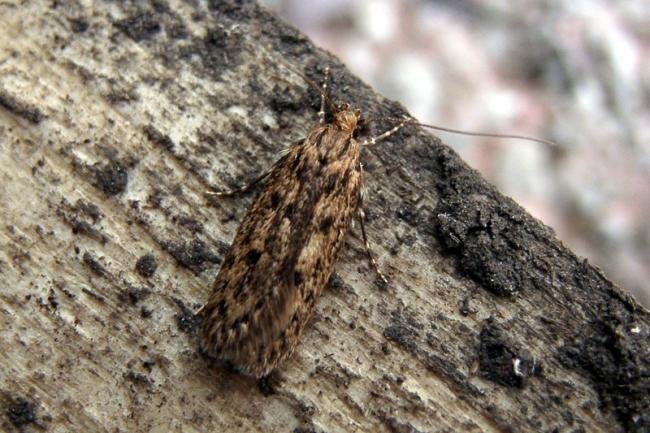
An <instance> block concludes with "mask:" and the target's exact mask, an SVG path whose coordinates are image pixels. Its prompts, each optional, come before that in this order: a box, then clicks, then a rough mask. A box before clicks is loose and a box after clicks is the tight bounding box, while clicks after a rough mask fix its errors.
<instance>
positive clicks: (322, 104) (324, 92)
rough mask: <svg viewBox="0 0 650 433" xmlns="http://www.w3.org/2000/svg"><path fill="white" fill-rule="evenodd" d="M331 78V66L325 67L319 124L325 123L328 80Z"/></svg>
mask: <svg viewBox="0 0 650 433" xmlns="http://www.w3.org/2000/svg"><path fill="white" fill-rule="evenodd" d="M329 78H330V67H329V66H327V67H326V68H325V78H323V84H321V93H320V111H319V112H318V124H319V125H324V124H325V98H326V95H327V82H328V81H329Z"/></svg>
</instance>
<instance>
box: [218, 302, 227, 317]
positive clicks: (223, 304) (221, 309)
mask: <svg viewBox="0 0 650 433" xmlns="http://www.w3.org/2000/svg"><path fill="white" fill-rule="evenodd" d="M217 310H218V311H219V315H220V316H225V315H226V313H227V312H228V304H227V303H226V301H225V300H224V299H222V300H221V301H219V303H218V304H217Z"/></svg>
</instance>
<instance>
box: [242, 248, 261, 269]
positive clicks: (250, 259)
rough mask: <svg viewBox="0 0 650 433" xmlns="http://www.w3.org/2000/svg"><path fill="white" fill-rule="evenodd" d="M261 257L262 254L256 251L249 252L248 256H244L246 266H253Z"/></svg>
mask: <svg viewBox="0 0 650 433" xmlns="http://www.w3.org/2000/svg"><path fill="white" fill-rule="evenodd" d="M261 255H262V253H261V252H260V251H258V250H255V249H253V250H250V251H249V252H248V254H246V264H247V265H248V266H255V264H256V263H257V261H258V260H259V259H260V256H261Z"/></svg>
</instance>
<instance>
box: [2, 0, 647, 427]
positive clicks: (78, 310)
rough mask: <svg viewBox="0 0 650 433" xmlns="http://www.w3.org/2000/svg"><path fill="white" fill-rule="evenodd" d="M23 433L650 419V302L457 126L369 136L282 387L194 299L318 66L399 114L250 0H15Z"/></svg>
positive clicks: (307, 113) (9, 229) (12, 199)
mask: <svg viewBox="0 0 650 433" xmlns="http://www.w3.org/2000/svg"><path fill="white" fill-rule="evenodd" d="M0 28H1V29H2V30H0V146H1V152H0V158H1V165H0V176H1V178H2V186H3V188H2V191H1V194H2V200H1V201H0V208H1V212H2V223H3V224H2V226H1V227H0V243H1V251H0V275H1V276H2V283H1V284H2V286H1V289H0V299H1V304H0V337H1V342H2V351H1V352H0V365H1V366H2V369H1V371H0V406H1V413H0V426H1V427H2V430H4V431H55V432H59V431H60V432H63V431H86V432H90V431H92V432H95V431H97V432H117V431H122V432H126V431H137V432H147V431H161V432H162V431H164V432H167V431H179V432H180V431H182V432H190V431H233V432H234V431H242V432H247V431H255V430H257V431H268V432H271V431H283V432H286V431H327V432H351V431H373V432H374V431H377V432H383V431H390V432H419V431H421V432H442V431H446V432H450V431H470V432H495V431H522V432H523V431H530V432H533V431H535V432H536V431H545V432H604V431H608V432H623V431H628V432H632V431H649V428H650V427H649V424H648V423H649V422H650V421H649V419H648V414H649V413H650V404H649V401H650V400H649V397H648V395H649V393H650V389H649V382H648V380H649V379H648V377H649V374H648V373H649V372H648V369H649V363H648V357H649V356H650V344H649V339H648V333H649V329H650V316H649V315H648V312H647V311H646V310H644V309H642V308H641V307H640V306H639V305H638V304H637V303H636V302H635V301H634V300H632V299H630V298H629V297H628V296H627V295H626V294H625V293H624V292H623V291H622V290H620V289H619V288H618V287H616V286H615V285H614V284H612V283H611V282H610V281H608V280H607V278H606V277H604V276H603V275H602V274H601V273H600V272H599V271H598V270H597V269H595V268H594V267H593V266H591V265H590V264H588V263H587V262H586V261H583V260H581V259H579V258H577V257H576V256H575V255H574V254H573V253H572V252H571V251H569V250H568V249H567V248H565V247H564V246H563V245H562V243H561V242H560V241H558V240H557V239H556V238H555V235H554V233H553V231H552V230H551V229H549V228H548V227H545V226H544V225H542V224H541V223H539V222H538V221H536V220H535V219H533V218H531V217H530V216H529V215H527V214H526V213H525V212H524V211H523V210H522V209H521V208H520V207H519V206H518V205H517V204H516V203H514V202H513V201H512V200H510V199H508V198H507V197H504V196H502V195H500V194H499V193H498V192H497V191H495V189H494V188H493V187H492V186H490V185H489V184H487V183H486V182H485V181H484V180H482V179H481V178H480V177H479V176H478V175H477V174H476V173H475V172H474V171H473V170H471V169H469V168H468V167H467V166H466V165H465V164H464V163H463V162H462V161H461V160H459V158H458V157H457V155H456V154H455V153H454V152H453V151H451V150H449V149H448V148H447V147H446V146H444V145H443V144H441V143H440V141H439V140H437V139H435V138H434V137H432V136H430V135H429V134H428V133H425V132H423V131H420V130H418V129H417V128H406V129H405V130H404V131H403V132H401V133H400V134H398V135H397V136H396V137H394V138H393V139H392V140H390V141H389V142H386V143H384V144H383V145H381V146H377V147H374V148H372V149H371V150H368V151H366V152H365V154H364V156H363V162H364V165H365V167H366V173H367V186H368V198H367V199H366V207H367V208H366V211H367V213H368V224H367V227H368V229H369V236H370V239H371V243H372V244H373V249H374V252H375V254H376V255H377V256H378V261H379V264H380V267H381V268H382V269H383V270H385V271H386V272H387V273H388V274H389V277H390V285H389V286H388V287H380V285H378V284H377V282H376V277H375V274H374V273H373V271H372V270H371V269H369V266H368V264H367V261H366V259H365V256H364V250H363V247H362V243H361V242H360V240H359V237H360V236H359V235H358V233H356V232H355V231H354V230H353V234H352V235H351V236H350V237H349V239H348V242H347V244H346V248H345V251H344V253H343V254H342V257H340V260H339V263H338V266H337V276H336V277H335V278H333V279H332V281H331V284H330V286H331V287H330V288H329V289H328V293H327V294H326V296H324V298H323V299H322V300H321V301H320V302H319V304H318V308H317V314H316V317H315V319H314V321H313V324H312V325H311V326H310V328H309V330H308V331H307V332H306V334H305V335H304V338H303V339H302V342H301V344H300V346H299V348H298V350H297V353H296V354H295V355H294V356H293V358H292V359H291V360H290V362H287V363H286V364H285V365H283V367H282V369H281V373H282V376H283V377H282V378H281V380H280V382H279V384H278V385H277V387H276V394H274V395H271V396H268V397H265V396H263V395H262V393H260V391H259V390H258V388H257V386H256V383H255V382H254V381H252V380H250V379H247V378H245V377H242V376H240V375H238V374H236V373H233V372H231V371H228V370H227V369H224V368H223V367H222V366H219V365H217V364H216V363H214V362H211V361H210V360H208V359H205V358H203V357H202V356H200V355H199V354H198V352H197V341H196V334H195V332H196V326H197V319H196V318H195V317H194V316H193V314H192V311H194V310H195V309H197V308H198V307H199V306H200V305H201V303H202V302H203V301H204V300H205V299H206V296H207V294H208V292H209V291H210V287H211V281H212V280H213V278H214V276H215V273H216V272H217V270H218V268H219V263H220V260H221V258H222V257H223V254H224V252H225V251H226V249H227V247H228V245H229V242H230V240H231V239H232V237H233V235H234V232H235V229H236V227H237V222H238V221H239V219H240V218H241V217H242V215H243V213H244V212H245V210H246V207H247V205H248V204H249V203H250V201H251V198H250V197H244V198H241V199H234V200H231V199H222V200H211V199H208V198H206V196H205V195H204V192H205V191H206V190H209V189H210V188H215V189H223V188H226V187H233V186H235V185H238V184H240V183H242V182H244V181H245V180H247V179H252V178H253V177H254V175H255V174H257V173H260V172H261V171H262V170H264V169H266V168H267V167H269V165H270V164H272V162H273V160H274V157H275V155H277V153H278V152H279V151H280V150H281V149H282V148H284V147H285V146H287V144H288V143H291V142H292V141H295V140H297V139H299V138H300V137H303V136H304V135H305V134H306V132H307V131H308V130H309V129H310V127H311V126H313V125H314V122H315V119H316V111H317V109H318V102H319V101H318V94H317V93H316V92H315V91H313V90H312V89H310V88H309V87H308V86H307V85H306V83H305V81H304V80H303V79H302V78H301V77H299V76H297V75H296V74H294V73H292V72H290V71H288V70H287V68H285V67H284V66H283V65H284V64H289V65H292V66H293V67H294V68H297V69H301V70H303V71H305V73H306V74H308V75H309V76H310V77H312V78H313V79H314V80H317V81H318V80H320V77H321V76H322V71H323V68H324V66H325V65H330V66H331V67H332V69H333V80H332V86H331V87H332V89H333V93H334V96H335V98H336V99H338V100H341V101H348V102H351V103H353V104H354V105H355V106H357V107H359V108H361V109H362V110H363V112H364V114H365V115H366V116H377V115H383V116H393V117H395V116H401V115H403V114H405V112H404V110H403V109H402V108H401V107H400V106H399V105H398V104H396V103H393V102H391V101H387V100H385V99H384V98H382V97H380V96H378V95H376V94H375V93H373V92H372V90H371V89H370V88H368V86H366V85H364V84H363V83H362V82H361V81H359V80H358V79H357V78H356V77H354V76H353V75H351V74H350V73H349V72H348V71H347V70H346V69H345V68H344V67H343V66H342V65H341V64H340V63H339V61H338V60H337V59H335V58H333V57H332V56H331V55H330V54H328V53H326V52H323V51H322V50H319V49H317V48H316V47H314V46H313V45H312V44H311V43H310V42H309V41H308V40H306V39H305V37H304V36H303V35H301V34H300V33H299V32H297V31H296V30H295V29H292V28H290V27H289V26H287V25H286V24H284V23H282V22H280V21H278V20H277V19H276V18H274V17H273V16H271V15H270V14H269V13H267V12H266V11H265V10H263V9H262V8H260V7H258V6H257V5H256V4H255V3H253V2H250V1H208V2H205V1H186V2H181V1H172V0H154V1H151V2H95V3H92V2H91V3H88V2H81V1H65V0H61V1H33V2H24V4H21V3H20V2H16V3H13V2H6V1H4V2H0Z"/></svg>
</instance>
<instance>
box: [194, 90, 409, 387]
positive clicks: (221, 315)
mask: <svg viewBox="0 0 650 433" xmlns="http://www.w3.org/2000/svg"><path fill="white" fill-rule="evenodd" d="M325 89H326V84H324V85H323V92H322V93H321V111H320V113H319V115H320V119H321V122H320V124H319V125H318V126H316V127H315V128H314V129H312V130H311V131H310V132H309V134H308V135H307V138H306V139H305V140H304V141H303V142H302V143H301V144H297V145H294V146H292V147H291V148H290V149H289V150H288V152H287V153H286V154H285V155H284V156H283V157H282V158H281V159H280V160H279V161H278V162H277V163H276V164H275V165H274V167H273V168H272V170H271V171H270V172H269V173H268V174H266V175H265V176H263V177H262V179H261V181H262V182H263V186H262V188H261V192H260V193H259V195H258V196H257V198H256V199H255V201H254V202H253V204H252V206H251V207H250V209H249V210H248V213H247V214H246V216H245V217H244V219H243V221H242V223H241V225H240V226H239V229H238V230H237V234H236V235H235V239H234V241H233V243H232V246H231V248H230V250H229V252H228V253H227V255H226V257H225V259H224V262H223V264H222V266H221V269H220V270H219V273H218V275H217V277H216V280H215V282H214V286H213V291H212V293H211V294H210V296H209V297H208V301H207V303H206V304H205V305H204V307H203V308H202V310H201V314H202V315H203V318H204V320H203V326H202V329H201V347H202V349H203V350H204V351H205V352H206V353H207V354H208V355H210V356H212V357H215V358H217V359H221V360H225V361H229V362H230V363H231V364H232V365H233V366H234V367H235V368H236V369H237V370H239V371H240V372H242V373H244V374H247V375H251V376H254V377H257V378H260V377H263V376H266V375H267V374H268V373H270V372H271V371H272V370H273V369H274V368H275V367H276V366H278V365H279V364H280V363H281V362H282V361H284V360H285V359H286V358H288V357H289V356H290V355H291V353H292V352H293V350H294V348H295V347H296V344H297V343H298V340H299V338H300V335H301V333H302V331H303V329H304V328H305V324H306V323H307V321H308V320H309V318H310V317H311V315H312V312H313V310H314V304H315V303H316V301H317V300H318V298H319V297H320V296H321V294H322V293H323V289H324V288H325V285H326V284H327V281H328V280H329V278H330V276H331V274H332V272H333V270H334V264H335V262H336V258H337V256H338V254H339V251H340V249H341V246H342V245H343V243H344V240H345V236H346V234H347V232H348V230H349V228H350V225H351V222H352V218H353V217H354V216H355V215H357V212H358V210H359V204H360V201H361V195H360V194H361V186H362V167H361V164H360V161H359V154H360V148H361V146H362V145H364V144H373V143H374V142H375V140H376V139H378V138H385V137H387V136H388V135H390V134H392V133H394V132H396V131H397V129H398V128H399V126H401V125H399V126H398V127H395V128H393V129H392V130H391V131H388V132H387V133H384V134H382V135H381V136H379V137H377V138H375V139H371V140H368V141H367V143H366V142H364V143H359V142H358V141H356V140H355V139H354V138H353V134H354V132H355V129H356V127H357V122H358V121H359V118H360V115H361V113H360V111H359V110H355V109H352V108H350V107H349V106H348V105H342V106H340V107H338V108H337V107H334V105H333V104H331V102H329V99H328V98H327V96H326V94H325V93H324V90H325ZM325 101H327V102H328V104H329V105H330V108H331V109H332V110H333V119H334V120H333V121H332V122H331V123H325V122H324V105H325ZM363 235H364V240H365V230H364V233H363ZM373 265H374V261H373Z"/></svg>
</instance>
